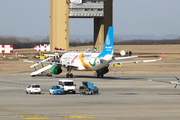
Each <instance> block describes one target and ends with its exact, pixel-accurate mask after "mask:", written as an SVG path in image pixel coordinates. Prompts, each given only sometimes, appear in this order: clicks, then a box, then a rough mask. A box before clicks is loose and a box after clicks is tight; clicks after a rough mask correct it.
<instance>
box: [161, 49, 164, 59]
mask: <svg viewBox="0 0 180 120" xmlns="http://www.w3.org/2000/svg"><path fill="white" fill-rule="evenodd" d="M164 53H165V50H164V52H163V54H162V55H161V58H160V59H163V56H164Z"/></svg>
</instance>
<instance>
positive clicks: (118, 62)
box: [110, 50, 165, 65]
mask: <svg viewBox="0 0 180 120" xmlns="http://www.w3.org/2000/svg"><path fill="white" fill-rule="evenodd" d="M164 53H165V50H164V52H163V53H162V55H161V57H160V58H159V59H155V60H137V61H117V62H111V63H110V65H111V64H123V63H139V62H155V61H159V60H161V59H162V58H163V56H164Z"/></svg>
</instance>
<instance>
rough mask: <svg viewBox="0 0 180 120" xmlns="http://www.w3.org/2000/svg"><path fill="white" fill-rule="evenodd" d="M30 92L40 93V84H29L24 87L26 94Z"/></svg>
mask: <svg viewBox="0 0 180 120" xmlns="http://www.w3.org/2000/svg"><path fill="white" fill-rule="evenodd" d="M28 93H30V94H32V93H35V94H36V93H39V94H41V88H40V85H38V84H30V85H29V86H28V87H27V88H26V94H28Z"/></svg>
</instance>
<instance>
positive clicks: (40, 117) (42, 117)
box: [0, 108, 49, 119]
mask: <svg viewBox="0 0 180 120" xmlns="http://www.w3.org/2000/svg"><path fill="white" fill-rule="evenodd" d="M0 110H2V111H8V112H14V113H21V114H26V115H34V116H35V117H20V118H24V119H30V118H31V119H35V118H36V119H37V118H38V119H49V118H47V117H45V116H44V115H41V114H34V113H27V112H22V111H16V110H9V109H3V108H0ZM38 116H39V117H38Z"/></svg>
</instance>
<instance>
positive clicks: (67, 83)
mask: <svg viewBox="0 0 180 120" xmlns="http://www.w3.org/2000/svg"><path fill="white" fill-rule="evenodd" d="M58 84H59V85H61V86H63V88H64V93H73V94H75V93H76V88H75V86H76V85H74V81H73V80H61V79H60V80H59V83H58Z"/></svg>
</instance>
